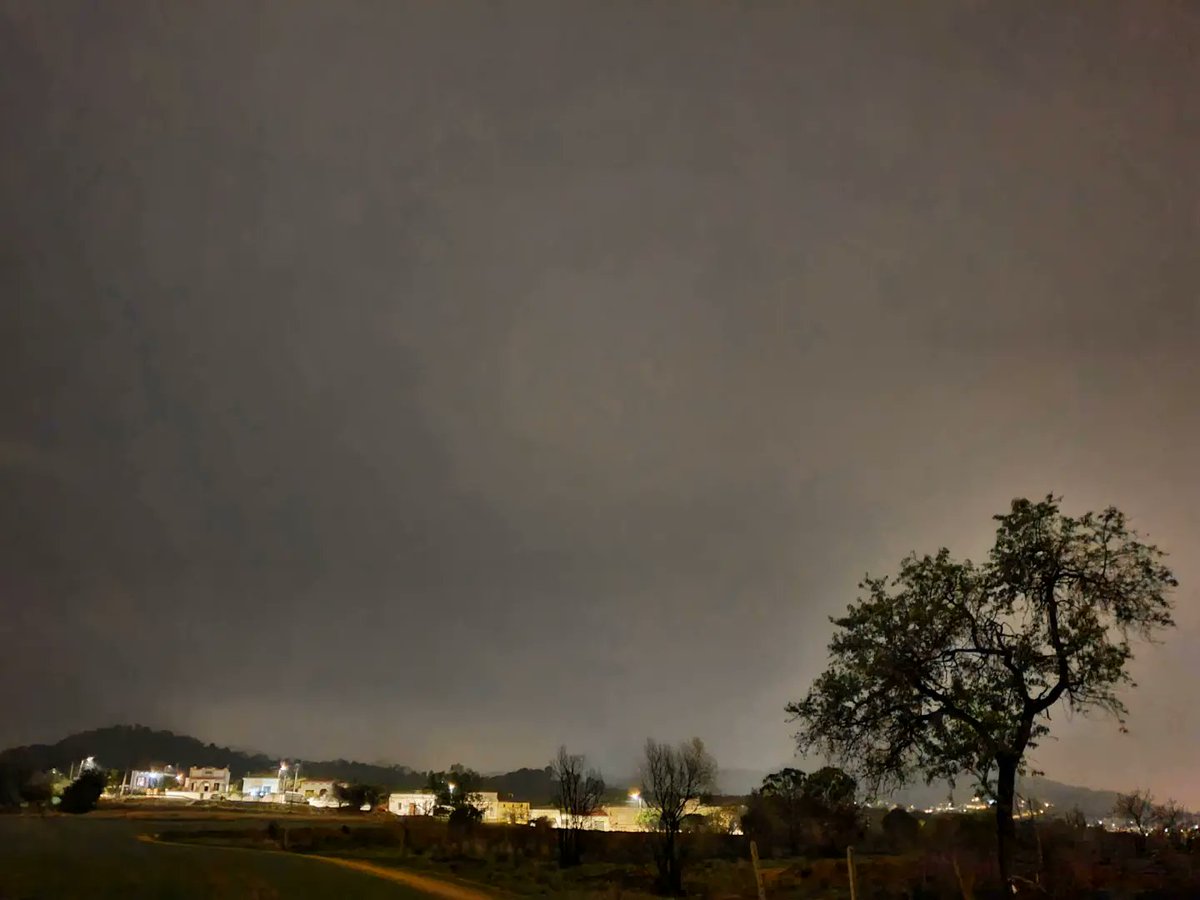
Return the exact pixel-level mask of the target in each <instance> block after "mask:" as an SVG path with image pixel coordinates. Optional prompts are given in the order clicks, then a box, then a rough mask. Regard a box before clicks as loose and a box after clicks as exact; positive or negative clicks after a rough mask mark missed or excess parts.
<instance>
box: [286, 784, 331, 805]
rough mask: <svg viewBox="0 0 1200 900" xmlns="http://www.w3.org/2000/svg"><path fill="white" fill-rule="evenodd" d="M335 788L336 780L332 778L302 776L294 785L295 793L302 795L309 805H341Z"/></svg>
mask: <svg viewBox="0 0 1200 900" xmlns="http://www.w3.org/2000/svg"><path fill="white" fill-rule="evenodd" d="M336 788H337V782H336V781H333V780H332V779H322V778H304V779H301V781H300V784H299V785H298V786H297V787H296V793H298V794H300V795H301V796H303V797H304V800H305V802H307V803H308V805H309V806H341V802H340V801H339V800H338V799H337V797H336V791H335V789H336Z"/></svg>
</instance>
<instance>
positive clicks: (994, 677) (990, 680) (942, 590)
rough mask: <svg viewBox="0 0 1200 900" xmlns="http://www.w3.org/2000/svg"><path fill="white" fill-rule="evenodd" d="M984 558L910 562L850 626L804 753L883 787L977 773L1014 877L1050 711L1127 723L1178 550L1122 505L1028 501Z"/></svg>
mask: <svg viewBox="0 0 1200 900" xmlns="http://www.w3.org/2000/svg"><path fill="white" fill-rule="evenodd" d="M995 519H996V521H997V522H998V523H999V524H998V528H997V531H996V539H995V543H994V545H993V547H992V549H991V551H990V552H989V554H988V557H987V559H986V561H985V562H983V563H981V564H976V563H973V562H971V561H970V560H966V561H963V562H959V561H957V560H955V559H953V558H952V557H951V556H950V553H949V551H948V550H946V549H942V550H940V551H939V552H938V553H936V554H935V555H932V556H928V555H927V556H916V555H911V556H909V557H907V558H906V559H904V560H903V561H902V563H901V565H900V570H899V572H898V573H897V574H896V576H895V577H893V578H886V577H880V578H873V577H869V576H868V577H867V578H866V580H865V581H864V582H863V583H862V585H861V586H860V587H861V588H862V590H863V591H864V592H865V597H862V598H861V599H859V600H858V601H857V602H856V603H854V604H852V605H851V606H850V608H849V610H848V611H847V613H846V615H845V616H842V617H841V618H838V619H835V620H834V624H835V625H836V626H837V632H836V633H835V635H834V638H833V640H832V642H831V644H830V654H831V659H832V661H831V664H830V666H829V668H828V669H827V671H826V672H824V673H823V674H822V675H821V676H820V677H819V678H818V679H817V680H816V682H815V683H814V684H813V686H812V688H811V689H810V691H809V693H808V694H807V696H805V697H804V698H803V699H802V700H799V701H797V702H795V703H792V704H790V705H789V706H788V711H789V712H790V713H791V714H792V716H793V717H794V719H795V720H797V721H798V722H799V723H800V731H799V733H798V734H797V741H798V744H799V747H800V749H801V750H802V751H821V752H825V753H826V754H829V755H830V756H832V757H834V758H836V759H839V760H841V761H843V762H844V763H845V764H846V765H847V766H849V767H851V768H852V769H853V770H854V771H855V772H856V773H857V774H858V775H860V776H861V777H862V778H864V779H865V780H866V782H867V783H868V785H870V787H871V788H872V789H873V790H878V789H880V788H882V787H886V786H897V785H899V784H903V783H904V782H906V781H908V780H910V779H911V778H913V777H914V776H916V775H921V776H924V777H925V778H926V779H933V778H939V777H940V778H948V779H951V780H953V779H955V778H957V777H960V776H961V775H962V773H964V772H967V773H970V774H971V775H973V776H974V777H975V778H976V780H977V781H978V782H979V784H980V786H981V787H982V788H983V789H984V790H985V791H986V792H988V793H989V794H990V795H992V796H994V797H995V799H996V809H997V826H998V831H999V838H1000V841H999V844H1000V858H1001V871H1002V875H1003V877H1004V878H1006V879H1007V878H1008V875H1009V871H1008V869H1009V862H1010V859H1009V856H1010V853H1011V849H1010V848H1011V839H1012V838H1013V836H1014V826H1013V823H1012V810H1013V798H1014V793H1015V779H1016V775H1017V772H1018V771H1019V770H1021V769H1022V768H1023V762H1024V757H1025V753H1026V751H1027V750H1028V749H1029V748H1031V747H1034V746H1036V745H1037V743H1038V741H1039V740H1040V739H1041V738H1043V737H1044V736H1045V735H1046V734H1048V733H1049V727H1050V725H1049V722H1050V712H1051V710H1053V709H1054V708H1055V707H1056V706H1060V705H1061V706H1065V707H1066V708H1067V709H1070V710H1072V711H1075V712H1086V711H1089V710H1095V709H1099V710H1104V711H1107V712H1110V713H1113V714H1114V715H1116V716H1117V717H1118V719H1119V720H1120V721H1121V723H1122V727H1123V724H1124V720H1123V716H1124V714H1125V706H1124V704H1123V703H1122V701H1121V698H1120V694H1119V692H1120V690H1121V689H1122V688H1123V687H1125V686H1127V685H1129V684H1131V680H1130V677H1129V673H1128V663H1129V660H1130V659H1131V657H1132V655H1133V648H1132V640H1133V639H1134V638H1152V637H1153V636H1154V635H1155V634H1156V633H1158V632H1160V631H1161V630H1162V629H1165V628H1168V627H1170V626H1171V625H1172V624H1173V622H1172V619H1171V601H1170V597H1169V594H1170V591H1171V589H1172V588H1174V587H1175V586H1176V581H1175V578H1174V576H1173V575H1172V573H1171V571H1170V570H1169V569H1168V568H1167V567H1166V566H1165V565H1164V563H1163V559H1164V554H1163V553H1162V552H1161V551H1160V550H1159V549H1158V548H1157V547H1154V546H1153V545H1150V544H1147V543H1143V542H1142V541H1141V540H1140V538H1139V535H1138V534H1137V533H1136V532H1134V531H1133V530H1131V529H1130V528H1129V526H1128V524H1127V522H1126V517H1125V515H1124V514H1123V513H1122V512H1121V511H1120V510H1118V509H1115V508H1112V507H1110V508H1108V509H1105V510H1104V511H1103V512H1100V513H1094V512H1088V513H1085V514H1084V515H1083V516H1080V517H1078V518H1073V517H1070V516H1066V515H1064V514H1063V513H1062V512H1061V510H1060V508H1059V498H1056V497H1053V496H1048V497H1046V498H1045V499H1044V500H1042V501H1040V502H1032V501H1029V500H1026V499H1018V500H1014V501H1013V503H1012V506H1011V509H1010V511H1009V512H1008V513H1005V514H1003V515H999V516H996V517H995Z"/></svg>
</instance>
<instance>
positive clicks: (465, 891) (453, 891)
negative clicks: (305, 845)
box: [309, 856, 495, 900]
mask: <svg viewBox="0 0 1200 900" xmlns="http://www.w3.org/2000/svg"><path fill="white" fill-rule="evenodd" d="M309 859H319V860H321V861H323V862H327V863H332V864H333V865H335V866H343V867H344V868H347V869H354V870H355V871H356V872H366V873H367V874H368V875H375V876H376V877H378V878H386V879H387V880H388V881H395V882H397V883H398V884H403V885H407V886H408V887H411V888H415V889H416V890H418V891H424V892H425V893H426V894H429V895H430V896H431V897H445V898H446V900H493V898H494V897H495V895H494V894H485V893H484V892H483V891H479V890H475V889H474V888H469V887H466V886H464V885H461V884H454V883H453V882H450V881H442V880H441V879H439V878H432V877H430V876H428V875H418V874H417V873H416V872H406V871H404V870H403V869H392V868H389V867H388V866H377V865H374V864H373V863H369V862H362V861H361V860H357V859H340V858H338V857H336V856H311V857H309Z"/></svg>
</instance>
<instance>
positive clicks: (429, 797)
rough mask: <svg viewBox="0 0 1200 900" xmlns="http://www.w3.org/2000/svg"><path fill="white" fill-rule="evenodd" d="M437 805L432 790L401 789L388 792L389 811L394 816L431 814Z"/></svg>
mask: <svg viewBox="0 0 1200 900" xmlns="http://www.w3.org/2000/svg"><path fill="white" fill-rule="evenodd" d="M436 806H437V798H436V797H434V795H433V792H432V791H401V792H399V793H395V794H388V807H387V808H388V812H390V813H391V814H392V815H394V816H429V815H432V814H433V810H434V807H436Z"/></svg>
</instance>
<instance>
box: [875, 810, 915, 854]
mask: <svg viewBox="0 0 1200 900" xmlns="http://www.w3.org/2000/svg"><path fill="white" fill-rule="evenodd" d="M882 824H883V835H884V837H885V838H886V839H887V844H888V847H889V848H891V849H892V850H901V851H902V850H908V849H910V848H912V847H914V846H916V843H917V841H918V840H919V839H920V837H921V823H920V821H918V819H917V817H916V816H914V815H913V814H912V813H910V812H909V811H908V810H906V809H901V808H900V807H899V806H897V807H896V808H895V809H893V810H892V811H891V812H889V813H888V814H887V815H885V816H884V817H883V823H882Z"/></svg>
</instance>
